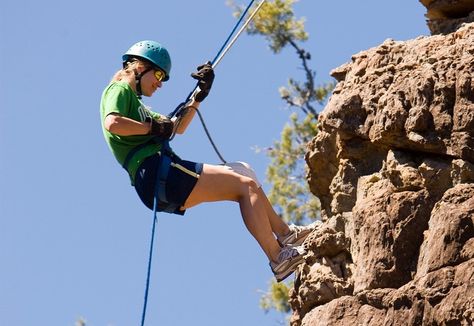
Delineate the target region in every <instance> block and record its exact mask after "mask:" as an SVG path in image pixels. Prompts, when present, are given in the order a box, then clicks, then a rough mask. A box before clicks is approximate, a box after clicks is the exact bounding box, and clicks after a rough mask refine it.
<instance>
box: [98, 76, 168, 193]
mask: <svg viewBox="0 0 474 326" xmlns="http://www.w3.org/2000/svg"><path fill="white" fill-rule="evenodd" d="M110 113H117V114H120V115H122V116H124V117H127V118H130V119H133V120H136V121H140V122H143V121H145V119H146V118H147V117H152V118H154V119H159V118H160V117H161V116H160V114H158V113H155V112H152V111H151V110H150V109H149V108H147V107H146V106H145V105H144V104H143V103H142V102H141V101H140V99H139V98H138V96H137V95H136V94H135V92H134V91H133V90H132V88H131V87H130V85H128V84H127V83H125V82H112V83H110V84H109V85H108V86H107V87H106V88H105V90H104V92H103V93H102V99H101V102H100V118H101V124H102V131H103V133H104V137H105V141H106V142H107V144H108V145H109V148H110V150H111V151H112V153H113V154H114V156H115V158H116V159H117V161H118V162H119V163H120V165H122V166H123V164H124V161H125V158H126V157H127V155H128V153H129V152H130V151H131V150H132V149H134V148H135V147H136V146H139V145H141V144H144V143H146V142H148V141H150V140H151V139H152V138H153V136H150V135H136V136H119V135H115V134H112V133H111V132H109V131H108V130H107V129H105V127H104V120H105V117H107V115H109V114H110ZM160 149H161V145H160V144H157V143H151V144H149V145H147V146H145V147H143V148H141V149H140V150H138V151H137V152H136V153H135V154H134V155H133V157H132V159H131V160H130V161H129V163H128V173H129V175H130V180H131V182H132V185H133V184H134V182H135V174H136V172H137V169H138V167H139V165H140V164H141V163H142V162H143V161H144V160H145V158H147V157H149V156H151V155H153V154H155V153H157V152H159V151H160Z"/></svg>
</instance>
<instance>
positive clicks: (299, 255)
mask: <svg viewBox="0 0 474 326" xmlns="http://www.w3.org/2000/svg"><path fill="white" fill-rule="evenodd" d="M304 254H305V250H304V248H303V247H302V246H300V247H290V246H286V247H283V248H281V250H280V253H279V254H278V261H277V262H276V263H274V262H270V268H271V269H272V272H273V274H274V275H275V278H276V280H277V282H281V281H283V280H284V279H285V278H287V277H288V276H290V275H291V273H293V272H294V271H295V269H296V268H297V267H298V265H299V264H301V263H302V262H304V258H303V255H304Z"/></svg>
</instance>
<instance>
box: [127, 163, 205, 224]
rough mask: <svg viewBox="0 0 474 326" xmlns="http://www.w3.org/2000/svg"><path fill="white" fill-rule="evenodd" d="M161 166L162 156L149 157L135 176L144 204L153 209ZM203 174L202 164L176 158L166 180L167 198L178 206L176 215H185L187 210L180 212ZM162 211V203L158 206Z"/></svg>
mask: <svg viewBox="0 0 474 326" xmlns="http://www.w3.org/2000/svg"><path fill="white" fill-rule="evenodd" d="M159 164H160V154H155V155H153V156H150V157H148V158H147V159H145V161H143V163H142V164H140V166H139V167H138V170H137V174H136V176H135V190H136V191H137V194H138V196H139V197H140V199H141V200H142V202H143V204H145V206H146V207H148V208H149V209H153V204H154V197H155V184H156V177H157V176H156V174H157V171H158V168H159ZM201 172H202V163H195V162H191V161H184V160H181V159H180V158H179V157H177V156H175V157H173V159H172V162H171V166H170V169H169V173H168V178H167V180H166V189H165V192H166V198H167V199H168V201H169V202H171V203H174V204H177V205H178V208H177V209H176V210H175V211H174V214H179V215H183V214H184V212H185V210H180V209H179V207H181V206H183V205H184V203H185V202H186V200H187V199H188V197H189V195H190V194H191V192H192V191H193V189H194V186H195V185H196V182H197V180H198V178H199V175H200V174H201ZM158 210H160V203H159V204H158Z"/></svg>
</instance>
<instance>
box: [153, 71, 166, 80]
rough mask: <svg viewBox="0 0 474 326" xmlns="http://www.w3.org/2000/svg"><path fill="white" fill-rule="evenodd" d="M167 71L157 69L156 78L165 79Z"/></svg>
mask: <svg viewBox="0 0 474 326" xmlns="http://www.w3.org/2000/svg"><path fill="white" fill-rule="evenodd" d="M165 77H166V73H165V72H164V71H162V70H155V78H156V79H157V80H158V81H159V82H161V81H163V80H164V79H165Z"/></svg>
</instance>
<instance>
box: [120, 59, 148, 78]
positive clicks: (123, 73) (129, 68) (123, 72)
mask: <svg viewBox="0 0 474 326" xmlns="http://www.w3.org/2000/svg"><path fill="white" fill-rule="evenodd" d="M149 66H150V65H149V64H147V63H146V62H144V61H141V60H139V59H133V60H132V61H129V62H127V63H126V64H125V67H124V68H122V69H120V70H119V71H117V72H116V73H115V74H114V75H113V76H112V79H111V82H114V81H120V80H122V79H123V78H125V77H128V76H131V75H133V74H134V70H135V69H137V68H139V67H142V68H143V69H146V68H148V67H149Z"/></svg>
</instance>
